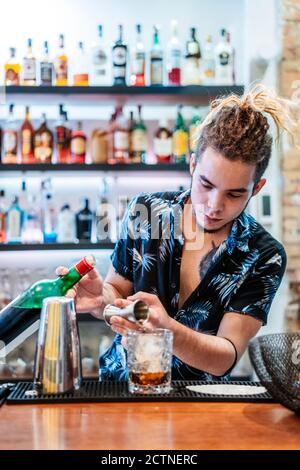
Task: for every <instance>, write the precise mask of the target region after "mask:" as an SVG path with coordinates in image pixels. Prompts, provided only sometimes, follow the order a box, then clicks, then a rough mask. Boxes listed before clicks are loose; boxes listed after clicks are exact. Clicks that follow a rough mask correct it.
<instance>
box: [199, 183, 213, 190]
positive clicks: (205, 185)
mask: <svg viewBox="0 0 300 470" xmlns="http://www.w3.org/2000/svg"><path fill="white" fill-rule="evenodd" d="M200 183H201V184H202V186H203V188H207V189H211V186H209V184H205V183H203V181H200Z"/></svg>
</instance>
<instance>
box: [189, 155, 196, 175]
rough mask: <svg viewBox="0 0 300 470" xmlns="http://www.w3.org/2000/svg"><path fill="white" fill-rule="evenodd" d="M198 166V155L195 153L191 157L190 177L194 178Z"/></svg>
mask: <svg viewBox="0 0 300 470" xmlns="http://www.w3.org/2000/svg"><path fill="white" fill-rule="evenodd" d="M196 165H197V161H196V154H195V153H194V152H193V153H192V154H191V157H190V175H191V176H193V173H194V171H195V168H196Z"/></svg>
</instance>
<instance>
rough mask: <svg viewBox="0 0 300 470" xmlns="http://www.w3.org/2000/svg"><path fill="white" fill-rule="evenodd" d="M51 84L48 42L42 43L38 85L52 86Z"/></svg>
mask: <svg viewBox="0 0 300 470" xmlns="http://www.w3.org/2000/svg"><path fill="white" fill-rule="evenodd" d="M52 84H53V63H52V61H51V60H50V57H49V46H48V41H44V45H43V56H42V59H41V62H40V85H41V86H52Z"/></svg>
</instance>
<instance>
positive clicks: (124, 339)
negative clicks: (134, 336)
mask: <svg viewBox="0 0 300 470" xmlns="http://www.w3.org/2000/svg"><path fill="white" fill-rule="evenodd" d="M121 344H122V346H123V348H124V349H127V338H126V336H123V338H122V340H121Z"/></svg>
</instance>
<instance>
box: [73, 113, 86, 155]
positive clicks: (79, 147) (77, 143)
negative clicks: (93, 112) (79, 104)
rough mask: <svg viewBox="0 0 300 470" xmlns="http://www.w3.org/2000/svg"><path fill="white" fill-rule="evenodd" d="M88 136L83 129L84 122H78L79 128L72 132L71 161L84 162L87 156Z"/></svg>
mask: <svg viewBox="0 0 300 470" xmlns="http://www.w3.org/2000/svg"><path fill="white" fill-rule="evenodd" d="M86 146H87V138H86V134H85V132H84V131H83V130H82V122H81V121H78V122H77V130H74V131H72V134H71V163H79V164H84V163H85V158H86Z"/></svg>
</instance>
